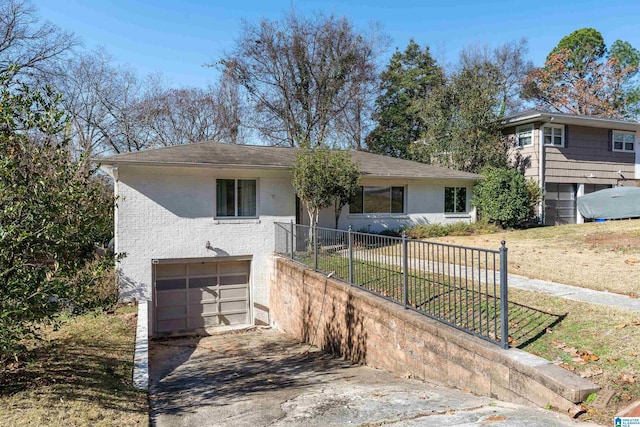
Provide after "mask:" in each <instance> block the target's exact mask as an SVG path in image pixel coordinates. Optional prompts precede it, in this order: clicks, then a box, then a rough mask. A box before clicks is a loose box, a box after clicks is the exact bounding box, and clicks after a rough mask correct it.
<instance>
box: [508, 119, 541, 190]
mask: <svg viewBox="0 0 640 427" xmlns="http://www.w3.org/2000/svg"><path fill="white" fill-rule="evenodd" d="M539 128H540V125H539V124H534V129H536V131H534V132H533V145H529V146H527V147H516V146H515V140H516V127H515V126H512V127H509V128H505V129H504V130H503V135H505V136H506V137H507V139H508V140H509V142H510V143H511V147H513V148H512V149H511V150H510V152H509V160H511V162H515V160H516V158H517V157H518V156H520V158H521V160H522V161H523V162H524V164H525V165H526V166H527V168H526V169H525V171H524V176H525V177H527V178H533V179H536V180H537V179H538V167H539V165H540V160H539V159H540V150H538V132H537V129H539Z"/></svg>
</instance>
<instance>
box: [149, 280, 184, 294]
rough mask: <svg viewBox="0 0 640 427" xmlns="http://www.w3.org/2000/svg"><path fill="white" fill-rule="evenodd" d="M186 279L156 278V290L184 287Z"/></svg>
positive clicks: (171, 289)
mask: <svg viewBox="0 0 640 427" xmlns="http://www.w3.org/2000/svg"><path fill="white" fill-rule="evenodd" d="M186 288H187V279H158V280H156V290H158V291H173V290H176V289H186Z"/></svg>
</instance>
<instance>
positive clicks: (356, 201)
mask: <svg viewBox="0 0 640 427" xmlns="http://www.w3.org/2000/svg"><path fill="white" fill-rule="evenodd" d="M362 191H363V189H362V187H359V188H358V191H356V195H355V196H353V199H351V201H349V213H362Z"/></svg>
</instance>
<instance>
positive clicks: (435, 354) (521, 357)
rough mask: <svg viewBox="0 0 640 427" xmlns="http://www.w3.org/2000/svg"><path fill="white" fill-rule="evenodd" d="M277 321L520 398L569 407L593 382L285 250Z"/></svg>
mask: <svg viewBox="0 0 640 427" xmlns="http://www.w3.org/2000/svg"><path fill="white" fill-rule="evenodd" d="M273 263H274V269H273V270H272V277H271V284H270V287H271V289H270V292H269V300H270V301H269V306H270V311H271V316H272V317H271V319H272V325H273V326H274V327H277V328H279V329H282V330H284V331H285V332H287V333H290V334H292V335H294V336H296V337H298V338H299V339H300V340H301V341H304V342H307V343H310V344H314V345H316V346H318V347H320V348H322V349H324V350H326V351H328V352H331V353H333V354H335V355H338V356H341V357H344V358H346V359H349V360H351V361H353V362H356V363H361V364H366V365H369V366H372V367H374V368H378V369H382V370H385V371H390V372H393V373H396V374H398V375H403V376H407V377H412V378H418V379H423V380H430V381H435V382H438V383H440V384H444V385H448V386H453V387H457V388H460V389H467V390H470V391H471V392H473V393H476V394H480V395H486V396H491V397H495V398H497V399H501V400H506V401H511V402H515V403H525V404H534V405H536V406H540V407H544V406H547V405H551V406H553V407H555V408H559V409H562V410H568V409H570V408H572V407H573V406H574V404H575V403H578V402H581V401H583V400H584V399H586V397H587V396H588V395H589V394H591V393H593V392H594V391H597V390H598V387H597V386H596V385H595V384H593V383H592V382H590V381H588V380H586V379H583V378H580V377H578V376H576V375H574V374H571V373H570V372H568V371H566V370H564V369H562V368H560V367H558V366H556V365H553V364H552V363H550V362H548V361H546V360H544V359H542V358H539V357H537V356H533V355H531V354H529V353H526V352H524V351H521V350H519V349H509V350H503V349H501V348H500V347H498V346H497V345H494V344H491V343H489V342H486V341H484V340H482V339H479V338H477V337H474V336H472V335H469V334H467V333H464V332H462V331H459V330H457V329H455V328H451V327H449V326H447V325H444V324H441V323H439V322H437V321H435V320H433V319H429V318H427V317H425V316H422V315H420V314H419V313H415V312H413V311H410V310H405V309H404V307H402V306H400V305H397V304H395V303H392V302H390V301H387V300H385V299H383V298H380V297H377V296H375V295H372V294H370V293H368V292H366V291H363V290H361V289H358V288H356V287H353V286H350V285H348V284H345V283H343V282H340V281H338V280H335V279H327V278H326V276H324V275H323V274H320V273H316V272H314V271H313V270H311V269H308V268H307V267H305V266H302V265H300V264H297V263H294V262H292V261H290V260H288V259H285V258H282V257H274V259H273Z"/></svg>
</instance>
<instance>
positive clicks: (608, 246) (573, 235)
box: [428, 219, 640, 297]
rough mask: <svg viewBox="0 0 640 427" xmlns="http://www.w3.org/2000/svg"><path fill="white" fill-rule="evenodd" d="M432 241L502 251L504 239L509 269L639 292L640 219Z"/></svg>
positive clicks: (628, 292) (633, 293)
mask: <svg viewBox="0 0 640 427" xmlns="http://www.w3.org/2000/svg"><path fill="white" fill-rule="evenodd" d="M428 240H429V241H433V242H439V243H450V244H454V245H462V246H472V247H479V248H487V249H498V248H499V247H500V242H501V241H502V240H505V241H506V242H507V248H508V249H509V273H514V274H519V275H522V276H527V277H531V278H534V279H542V280H550V281H554V282H558V283H565V284H567V285H574V286H582V287H585V288H590V289H595V290H606V291H609V292H615V293H620V294H625V295H630V296H632V297H638V294H640V279H639V278H640V219H635V220H624V221H607V222H604V223H587V224H580V225H563V226H559V227H540V228H531V229H528V230H518V231H504V232H500V233H495V234H485V235H476V236H447V237H439V238H432V239H428Z"/></svg>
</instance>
